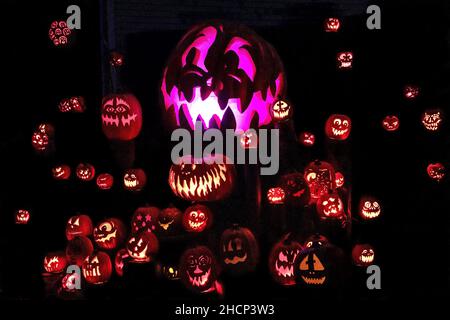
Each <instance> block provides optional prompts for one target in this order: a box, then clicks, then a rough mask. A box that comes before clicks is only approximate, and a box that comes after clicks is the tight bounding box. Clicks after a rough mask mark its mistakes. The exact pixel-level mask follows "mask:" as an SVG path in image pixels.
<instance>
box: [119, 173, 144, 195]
mask: <svg viewBox="0 0 450 320" xmlns="http://www.w3.org/2000/svg"><path fill="white" fill-rule="evenodd" d="M146 184H147V175H146V174H145V171H144V170H142V169H128V170H126V171H125V174H124V176H123V186H124V188H125V189H127V190H130V191H140V190H142V188H144V187H145V185H146Z"/></svg>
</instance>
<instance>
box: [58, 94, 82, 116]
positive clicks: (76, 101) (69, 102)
mask: <svg viewBox="0 0 450 320" xmlns="http://www.w3.org/2000/svg"><path fill="white" fill-rule="evenodd" d="M58 108H59V111H60V112H84V111H85V110H86V104H85V102H84V98H83V97H70V98H66V99H62V100H61V101H60V102H59V104H58Z"/></svg>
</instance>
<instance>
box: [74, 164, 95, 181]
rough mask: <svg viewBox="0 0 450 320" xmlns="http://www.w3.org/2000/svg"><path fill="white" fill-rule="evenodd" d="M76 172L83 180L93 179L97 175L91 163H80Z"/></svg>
mask: <svg viewBox="0 0 450 320" xmlns="http://www.w3.org/2000/svg"><path fill="white" fill-rule="evenodd" d="M76 174H77V178H78V179H80V180H81V181H91V180H92V179H94V177H95V168H94V166H93V165H92V164H90V163H80V164H79V165H78V166H77V170H76Z"/></svg>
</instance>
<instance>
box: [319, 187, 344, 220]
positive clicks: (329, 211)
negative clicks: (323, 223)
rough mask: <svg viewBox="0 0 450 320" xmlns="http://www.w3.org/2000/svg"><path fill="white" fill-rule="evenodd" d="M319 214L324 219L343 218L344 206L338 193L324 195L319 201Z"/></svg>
mask: <svg viewBox="0 0 450 320" xmlns="http://www.w3.org/2000/svg"><path fill="white" fill-rule="evenodd" d="M317 213H318V215H319V217H320V218H322V219H333V218H341V217H342V216H343V215H344V204H343V203H342V200H341V198H340V197H339V195H338V194H337V193H335V192H332V193H329V194H324V195H322V196H320V197H319V199H318V200H317Z"/></svg>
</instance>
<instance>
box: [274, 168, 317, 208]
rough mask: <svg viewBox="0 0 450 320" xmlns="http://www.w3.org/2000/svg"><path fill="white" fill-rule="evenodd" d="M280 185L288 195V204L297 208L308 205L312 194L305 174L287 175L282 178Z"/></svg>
mask: <svg viewBox="0 0 450 320" xmlns="http://www.w3.org/2000/svg"><path fill="white" fill-rule="evenodd" d="M279 185H280V186H281V188H282V189H283V190H284V192H285V193H286V200H287V202H288V203H290V204H292V205H294V206H297V207H303V206H305V205H306V204H308V202H309V199H310V192H309V188H308V185H307V183H306V181H305V179H304V178H303V174H301V173H299V172H294V173H288V174H285V175H283V176H281V178H280V180H279Z"/></svg>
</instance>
